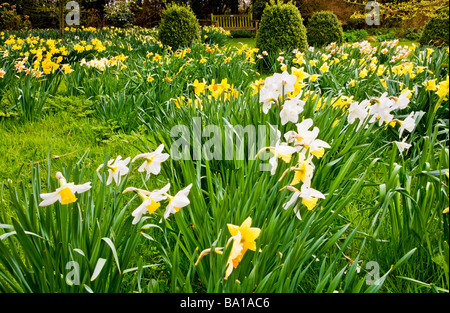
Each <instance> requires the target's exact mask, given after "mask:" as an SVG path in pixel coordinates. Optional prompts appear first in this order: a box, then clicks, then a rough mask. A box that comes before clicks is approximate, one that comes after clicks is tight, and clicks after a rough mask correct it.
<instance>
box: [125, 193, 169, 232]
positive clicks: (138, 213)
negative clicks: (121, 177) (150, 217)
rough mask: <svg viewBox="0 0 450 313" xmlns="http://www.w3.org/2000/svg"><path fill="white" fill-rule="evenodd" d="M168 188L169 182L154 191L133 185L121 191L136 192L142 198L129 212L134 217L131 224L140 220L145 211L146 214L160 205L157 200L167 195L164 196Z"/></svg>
mask: <svg viewBox="0 0 450 313" xmlns="http://www.w3.org/2000/svg"><path fill="white" fill-rule="evenodd" d="M169 188H170V184H167V185H166V186H164V187H163V188H161V189H159V190H154V191H147V190H143V189H138V188H134V187H128V188H126V189H125V190H124V191H123V193H125V192H130V191H132V192H136V193H137V194H138V195H139V197H140V198H141V200H142V203H141V205H140V206H138V207H137V208H136V209H135V210H134V211H133V212H132V213H131V215H132V216H133V217H134V219H133V222H132V224H137V223H138V222H139V221H140V219H141V217H142V215H144V214H145V213H147V212H148V214H153V213H154V212H155V211H156V210H157V209H158V208H159V207H160V206H161V204H160V203H159V202H161V201H162V200H165V199H167V196H165V194H166V193H167V192H168V191H169Z"/></svg>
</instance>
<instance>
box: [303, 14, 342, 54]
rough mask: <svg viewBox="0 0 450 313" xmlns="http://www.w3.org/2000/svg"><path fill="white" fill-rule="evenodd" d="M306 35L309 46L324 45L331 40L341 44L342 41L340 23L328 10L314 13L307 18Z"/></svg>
mask: <svg viewBox="0 0 450 313" xmlns="http://www.w3.org/2000/svg"><path fill="white" fill-rule="evenodd" d="M306 36H307V39H308V43H309V44H310V45H311V46H325V45H328V44H330V43H332V42H335V43H336V44H338V45H341V44H342V43H343V42H344V31H343V30H342V24H341V22H340V21H339V19H338V18H337V16H336V15H335V14H334V13H333V12H330V11H322V12H317V13H314V15H313V16H312V17H311V18H310V19H309V20H308V24H307V26H306Z"/></svg>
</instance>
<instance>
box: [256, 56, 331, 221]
mask: <svg viewBox="0 0 450 313" xmlns="http://www.w3.org/2000/svg"><path fill="white" fill-rule="evenodd" d="M299 57H300V56H299ZM292 72H293V74H289V73H288V72H287V71H283V72H282V73H281V74H279V73H276V74H274V75H273V76H271V77H268V78H266V80H265V81H264V83H262V82H260V83H259V84H258V86H261V88H259V89H258V91H259V101H260V102H261V103H262V111H263V112H264V113H266V114H267V113H268V111H269V110H270V109H271V108H272V105H273V104H275V105H276V106H277V107H279V114H280V119H281V124H283V125H285V124H288V123H289V122H290V123H295V126H296V130H290V131H287V132H286V133H285V134H283V136H282V135H281V133H280V131H279V130H277V141H276V143H275V145H274V146H268V147H264V148H262V149H261V150H260V151H259V152H258V153H257V155H256V156H258V155H260V154H261V153H262V152H263V151H265V150H269V151H270V152H271V153H272V155H273V156H272V157H271V158H270V159H269V165H270V166H271V171H270V172H271V175H274V174H275V173H276V169H277V167H278V159H281V160H283V161H284V162H285V163H287V164H289V163H291V160H292V159H293V158H294V159H295V155H296V156H297V163H296V164H295V165H294V166H291V167H289V168H288V169H287V170H285V171H284V173H283V174H282V175H281V178H280V180H281V179H283V178H284V176H285V175H287V174H288V173H293V178H292V181H291V183H290V185H289V186H287V187H285V188H287V189H288V190H290V191H293V192H294V194H293V195H292V196H291V198H290V200H289V201H288V202H287V203H285V205H284V206H283V207H284V208H285V209H288V208H290V207H292V206H294V212H295V213H296V216H297V217H298V218H299V219H301V216H300V211H299V208H298V201H297V200H298V199H300V198H301V199H302V201H301V203H303V204H304V205H305V206H306V208H307V209H308V210H312V209H313V208H314V207H315V206H316V204H317V202H318V199H319V198H321V199H324V198H325V196H324V195H323V194H322V193H321V192H320V191H317V190H315V189H313V188H311V180H312V177H313V172H314V168H315V166H314V163H313V159H320V158H322V157H323V155H324V153H325V149H327V148H331V146H330V145H329V144H328V143H327V142H325V141H323V140H321V139H319V138H318V135H319V131H320V130H319V128H318V127H317V126H314V122H313V120H312V119H310V118H308V119H305V120H303V121H302V122H300V123H297V122H298V120H299V116H300V114H301V113H302V112H303V107H304V105H305V101H304V100H302V98H301V97H302V94H303V93H302V91H301V88H302V83H303V80H304V79H305V78H307V77H309V74H308V73H305V72H304V71H303V68H301V69H297V68H293V70H292ZM282 138H284V141H282ZM300 183H301V184H302V185H301V187H300V189H297V187H295V186H297V185H298V184H300Z"/></svg>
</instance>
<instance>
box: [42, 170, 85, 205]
mask: <svg viewBox="0 0 450 313" xmlns="http://www.w3.org/2000/svg"><path fill="white" fill-rule="evenodd" d="M56 178H57V179H58V182H59V188H57V189H56V190H55V191H54V192H51V193H41V194H40V197H41V198H42V199H43V201H42V202H41V203H39V206H48V205H51V204H53V203H55V202H56V201H59V202H60V203H61V204H69V203H73V202H75V201H77V197H75V194H76V193H83V192H85V191H88V190H89V189H91V182H88V183H85V184H82V185H75V184H74V183H67V181H66V179H65V178H64V176H63V175H62V174H61V172H57V173H56Z"/></svg>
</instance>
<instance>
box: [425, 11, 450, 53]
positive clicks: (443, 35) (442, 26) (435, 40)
mask: <svg viewBox="0 0 450 313" xmlns="http://www.w3.org/2000/svg"><path fill="white" fill-rule="evenodd" d="M448 15H449V14H448V9H441V10H438V11H437V12H436V17H433V18H431V19H430V20H429V21H428V23H427V24H426V25H425V27H424V29H423V32H422V36H421V37H420V40H419V43H420V44H421V45H431V46H448V42H449V33H448V28H449V23H448V17H449V16H448Z"/></svg>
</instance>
